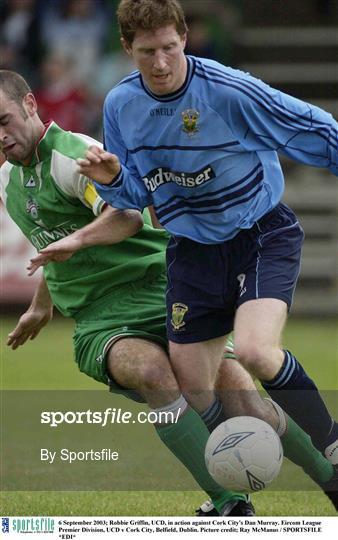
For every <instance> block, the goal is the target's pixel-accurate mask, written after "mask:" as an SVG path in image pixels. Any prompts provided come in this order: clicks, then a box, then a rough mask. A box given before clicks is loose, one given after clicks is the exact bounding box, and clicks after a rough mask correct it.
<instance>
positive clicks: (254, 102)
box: [224, 77, 338, 175]
mask: <svg viewBox="0 0 338 540" xmlns="http://www.w3.org/2000/svg"><path fill="white" fill-rule="evenodd" d="M224 112H225V115H226V119H227V121H228V122H229V123H230V128H231V130H232V132H233V133H234V135H235V137H237V138H238V139H239V140H240V142H241V143H242V145H243V146H244V147H245V148H246V149H247V150H248V151H264V150H275V151H277V152H281V153H283V154H285V155H287V156H288V157H290V158H291V159H294V160H296V161H299V162H301V163H305V164H307V165H312V166H315V167H325V168H328V169H329V170H330V171H331V172H332V173H333V174H335V175H338V123H337V122H336V121H335V120H334V118H333V117H332V116H331V114H329V113H327V112H325V111H323V110H322V109H320V108H318V107H315V106H313V105H310V104H309V103H305V102H303V101H301V100H299V99H296V98H294V97H291V96H289V95H287V94H284V93H282V92H280V91H278V90H275V89H273V88H270V87H269V86H268V85H266V84H264V83H262V82H261V81H258V80H256V79H254V78H253V77H247V78H246V79H241V78H236V77H233V78H232V79H231V81H230V82H228V84H227V95H226V100H225V105H224Z"/></svg>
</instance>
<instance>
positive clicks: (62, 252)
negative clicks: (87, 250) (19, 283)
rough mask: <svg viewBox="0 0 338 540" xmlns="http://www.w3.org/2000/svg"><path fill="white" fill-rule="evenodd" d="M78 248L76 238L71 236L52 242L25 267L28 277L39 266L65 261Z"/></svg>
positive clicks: (78, 244)
mask: <svg viewBox="0 0 338 540" xmlns="http://www.w3.org/2000/svg"><path fill="white" fill-rule="evenodd" d="M80 247H81V245H80V243H79V241H78V239H77V237H76V236H74V235H72V234H70V235H69V236H66V237H65V238H61V240H58V241H57V242H52V243H51V244H49V246H47V247H46V248H44V249H42V250H41V251H39V253H38V254H37V255H36V257H33V258H32V259H31V260H30V262H29V265H28V266H27V270H28V275H29V276H32V275H33V274H34V273H35V272H36V271H37V269H38V268H40V266H45V265H46V264H48V263H49V262H64V261H67V260H68V259H70V258H71V257H72V255H73V254H74V253H75V251H77V250H78V249H80Z"/></svg>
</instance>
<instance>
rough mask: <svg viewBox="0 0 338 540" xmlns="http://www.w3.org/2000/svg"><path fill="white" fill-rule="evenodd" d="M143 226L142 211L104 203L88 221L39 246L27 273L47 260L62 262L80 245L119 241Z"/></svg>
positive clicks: (30, 273) (33, 270)
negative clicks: (118, 208) (74, 229)
mask: <svg viewBox="0 0 338 540" xmlns="http://www.w3.org/2000/svg"><path fill="white" fill-rule="evenodd" d="M142 226H143V219H142V215H141V213H140V212H138V211H137V210H117V209H115V208H112V207H111V206H106V208H105V209H104V210H103V212H102V214H101V215H100V216H98V217H97V218H96V219H94V220H93V221H92V222H91V223H89V224H88V225H86V226H85V227H82V228H81V229H79V230H77V231H75V232H74V233H72V234H70V235H69V236H66V237H65V238H62V239H61V240H58V241H57V242H52V243H51V244H49V246H47V247H46V248H44V249H42V250H41V251H40V252H39V253H38V255H36V257H33V258H32V259H31V260H30V263H29V265H28V267H27V270H28V275H30V276H31V275H33V274H34V272H36V270H37V269H38V268H39V267H40V266H45V265H46V264H48V263H49V262H64V261H66V260H68V259H70V258H71V257H72V255H73V254H74V253H75V252H76V251H79V250H80V249H84V248H87V247H91V246H97V245H109V244H117V243H118V242H122V240H125V239H126V238H129V236H133V235H134V234H136V233H137V232H138V231H139V230H140V229H141V228H142Z"/></svg>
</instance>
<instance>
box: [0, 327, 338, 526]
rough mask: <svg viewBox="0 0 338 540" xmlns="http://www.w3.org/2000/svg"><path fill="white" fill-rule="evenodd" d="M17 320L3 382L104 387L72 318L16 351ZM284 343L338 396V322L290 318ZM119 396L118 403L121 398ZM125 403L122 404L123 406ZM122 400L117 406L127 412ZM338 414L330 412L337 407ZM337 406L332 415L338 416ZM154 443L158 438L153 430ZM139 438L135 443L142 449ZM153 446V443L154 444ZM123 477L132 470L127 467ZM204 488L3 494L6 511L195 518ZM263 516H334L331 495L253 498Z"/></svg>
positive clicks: (330, 395) (328, 394) (4, 352)
mask: <svg viewBox="0 0 338 540" xmlns="http://www.w3.org/2000/svg"><path fill="white" fill-rule="evenodd" d="M14 325H15V319H14V318H13V319H7V320H5V321H3V323H2V326H1V344H2V345H1V359H2V368H1V384H2V389H6V390H24V389H32V390H33V389H34V390H42V389H45V390H52V389H53V390H56V389H60V390H61V389H63V390H71V389H77V390H79V389H82V390H91V389H92V390H95V389H96V390H98V389H100V388H103V386H102V385H100V384H99V383H96V382H95V381H93V380H91V379H89V378H88V377H86V376H85V375H82V374H80V373H79V372H78V369H77V366H76V364H75V363H74V362H73V361H72V358H73V353H72V343H71V334H72V323H71V322H70V321H65V320H61V319H56V320H55V321H54V322H53V323H52V324H50V325H49V326H48V327H47V328H46V329H45V330H44V331H43V332H42V333H41V336H39V337H38V338H37V339H36V340H35V341H32V342H29V343H28V344H26V345H25V346H24V347H21V348H20V349H18V350H17V351H14V352H13V351H11V350H9V349H8V348H6V347H5V345H4V344H5V339H6V336H7V333H8V332H9V331H10V330H11V329H12V328H13V327H14ZM284 342H285V346H286V347H287V348H289V349H291V350H292V351H293V352H294V354H296V356H298V357H299V359H300V360H301V362H302V363H303V365H304V366H305V367H306V369H307V371H308V373H309V374H310V376H312V377H313V378H314V379H315V381H316V383H317V384H318V386H319V387H320V388H321V390H324V396H325V398H327V399H328V401H330V405H331V410H332V407H334V403H336V404H337V394H338V391H337V390H338V362H337V360H338V358H337V351H338V326H337V321H334V320H329V321H297V320H295V321H294V320H292V321H290V322H289V325H288V328H287V331H286V332H285V340H284ZM119 400H120V401H119ZM119 403H120V405H119ZM127 403H128V402H127V401H126V400H125V399H124V398H119V397H116V398H114V402H113V406H115V407H117V406H121V407H124V408H125V409H126V404H127ZM332 412H333V410H332ZM337 414H338V413H337V409H336V411H335V415H336V416H337ZM153 437H154V444H155V443H156V440H155V434H153ZM137 442H138V441H134V444H135V446H136V447H137ZM155 446H156V444H155ZM126 474H128V472H127V471H126ZM205 498H206V497H205V494H204V493H203V492H201V491H198V490H195V491H156V492H154V491H142V492H141V491H110V492H108V491H86V492H83V491H76V492H75V491H59V492H55V491H43V492H42V491H26V492H23V491H7V492H5V491H4V492H2V494H1V496H0V513H1V514H2V515H21V516H23V515H73V516H79V515H81V516H85V515H88V516H100V515H104V516H140V515H145V516H146V515H150V516H152V515H154V516H156V515H163V516H170V515H171V516H182V515H186V516H188V515H193V511H194V509H195V508H197V507H198V506H199V505H200V504H201V502H202V501H203V500H204V499H205ZM253 501H254V504H255V507H256V511H257V515H260V516H278V515H284V516H301V515H306V516H330V515H335V514H334V511H333V508H332V506H331V504H330V503H329V501H328V500H327V499H326V497H325V496H324V495H323V494H321V493H320V492H318V491H302V492H298V491H292V492H290V491H280V492H279V491H278V492H277V491H265V492H262V493H259V494H256V495H254V496H253Z"/></svg>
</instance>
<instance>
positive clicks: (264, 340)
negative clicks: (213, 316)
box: [234, 298, 287, 380]
mask: <svg viewBox="0 0 338 540" xmlns="http://www.w3.org/2000/svg"><path fill="white" fill-rule="evenodd" d="M286 316H287V306H286V304H285V302H283V301H281V300H277V299H275V298H262V299H259V300H251V301H249V302H245V304H242V305H241V306H240V307H239V308H238V311H237V313H236V318H235V332H234V351H235V355H236V358H237V359H238V360H239V362H241V364H242V365H243V366H244V367H245V368H246V369H248V370H249V371H250V372H251V373H252V374H253V375H255V376H256V377H258V378H259V379H261V380H270V379H271V378H273V377H274V376H275V375H276V373H278V371H279V369H280V367H281V365H282V363H283V358H284V353H283V351H282V350H281V348H280V341H281V333H282V330H283V327H284V324H285V320H286Z"/></svg>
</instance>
